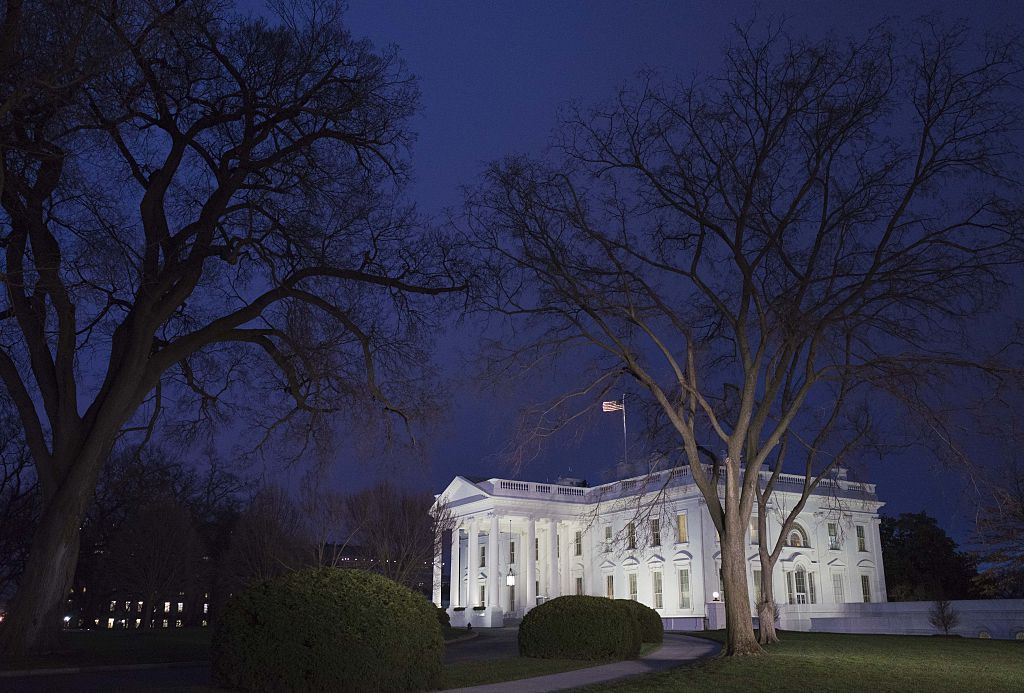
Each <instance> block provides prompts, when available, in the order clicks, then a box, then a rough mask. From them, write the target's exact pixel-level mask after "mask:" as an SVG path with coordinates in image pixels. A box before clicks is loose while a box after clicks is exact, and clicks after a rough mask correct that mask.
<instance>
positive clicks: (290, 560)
mask: <svg viewBox="0 0 1024 693" xmlns="http://www.w3.org/2000/svg"><path fill="white" fill-rule="evenodd" d="M314 555H315V552H314V540H313V538H312V537H311V536H310V533H309V528H308V526H307V523H306V518H305V517H304V516H303V513H302V511H301V509H300V508H299V506H298V504H296V503H295V501H293V500H292V499H291V498H290V497H289V496H288V493H287V492H286V491H284V490H283V489H281V488H278V487H273V486H271V487H264V488H262V489H260V491H259V492H258V493H257V494H256V495H255V496H254V497H253V499H252V502H251V503H250V504H249V506H248V507H247V508H246V509H245V510H244V511H243V512H242V515H241V516H240V517H239V518H238V522H237V523H236V524H235V527H234V531H233V532H232V538H231V546H230V548H229V550H228V560H227V566H228V567H229V569H230V570H231V571H232V573H233V574H234V576H235V581H236V585H238V586H242V587H244V586H246V585H249V584H252V583H254V582H260V581H263V580H269V579H271V578H273V577H277V576H278V575H282V574H283V573H287V572H290V571H293V570H298V569H300V568H304V567H307V566H310V565H312V562H313V559H314Z"/></svg>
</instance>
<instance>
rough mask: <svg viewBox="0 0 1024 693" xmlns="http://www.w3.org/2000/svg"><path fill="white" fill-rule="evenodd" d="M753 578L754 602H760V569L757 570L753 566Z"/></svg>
mask: <svg viewBox="0 0 1024 693" xmlns="http://www.w3.org/2000/svg"><path fill="white" fill-rule="evenodd" d="M753 578H754V579H753V583H754V604H760V603H761V571H760V570H758V569H757V568H754V575H753Z"/></svg>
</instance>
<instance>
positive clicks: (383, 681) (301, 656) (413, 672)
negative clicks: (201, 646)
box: [211, 568, 444, 692]
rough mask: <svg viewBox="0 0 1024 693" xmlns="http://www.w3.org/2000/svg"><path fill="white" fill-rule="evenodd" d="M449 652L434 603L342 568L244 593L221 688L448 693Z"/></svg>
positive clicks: (224, 625) (228, 622) (223, 638)
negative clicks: (444, 691)
mask: <svg viewBox="0 0 1024 693" xmlns="http://www.w3.org/2000/svg"><path fill="white" fill-rule="evenodd" d="M443 654H444V640H443V638H442V636H441V625H440V623H439V622H438V614H437V613H436V609H435V607H434V606H433V605H432V604H431V603H430V602H428V601H427V600H426V599H424V598H423V597H422V596H421V595H419V594H416V593H415V592H413V591H412V590H409V589H407V588H405V587H403V586H402V585H399V584H398V583H397V582H394V581H392V580H389V579H387V578H385V577H382V576H380V575H375V574H373V573H368V572H365V571H362V570H341V569H337V568H320V569H316V570H309V571H302V572H297V573H290V574H288V575H284V576H282V577H279V578H276V579H274V580H271V581H269V582H264V583H261V584H258V585H255V586H253V587H251V588H249V589H247V590H245V591H244V592H242V593H240V594H238V595H236V596H235V597H233V598H232V599H231V600H230V601H229V602H228V604H227V607H226V609H225V612H224V617H223V619H222V620H221V623H220V626H219V627H218V628H217V630H216V631H215V633H214V636H213V646H212V651H211V655H212V659H213V662H212V671H213V678H214V680H215V681H216V682H217V683H218V684H220V685H221V686H226V687H229V688H236V689H240V690H243V691H267V692H271V691H402V690H423V689H433V688H438V687H439V686H440V685H441V683H442V656H443Z"/></svg>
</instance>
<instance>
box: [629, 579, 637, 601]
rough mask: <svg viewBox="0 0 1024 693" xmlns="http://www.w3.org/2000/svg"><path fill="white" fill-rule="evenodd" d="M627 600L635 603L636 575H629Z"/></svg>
mask: <svg viewBox="0 0 1024 693" xmlns="http://www.w3.org/2000/svg"><path fill="white" fill-rule="evenodd" d="M629 598H630V599H632V600H633V601H636V573H630V574H629Z"/></svg>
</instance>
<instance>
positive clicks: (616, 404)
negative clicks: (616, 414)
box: [601, 400, 623, 411]
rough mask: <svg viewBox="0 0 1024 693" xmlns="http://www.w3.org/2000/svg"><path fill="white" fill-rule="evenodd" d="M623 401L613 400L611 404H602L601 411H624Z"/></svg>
mask: <svg viewBox="0 0 1024 693" xmlns="http://www.w3.org/2000/svg"><path fill="white" fill-rule="evenodd" d="M622 409H623V406H622V400H612V401H611V402H602V403H601V411H622Z"/></svg>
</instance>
